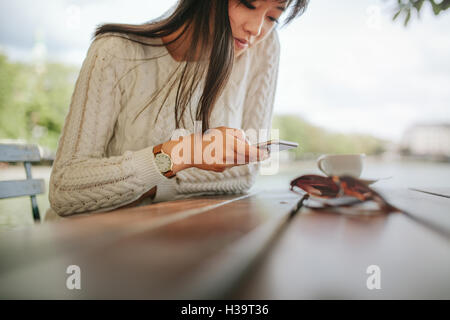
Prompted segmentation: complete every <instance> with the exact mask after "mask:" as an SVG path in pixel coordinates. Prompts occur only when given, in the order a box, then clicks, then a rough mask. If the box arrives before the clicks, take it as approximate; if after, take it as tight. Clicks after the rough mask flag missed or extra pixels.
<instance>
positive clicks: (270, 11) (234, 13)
mask: <svg viewBox="0 0 450 320" xmlns="http://www.w3.org/2000/svg"><path fill="white" fill-rule="evenodd" d="M285 6H286V1H280V0H242V1H241V0H229V5H228V14H229V16H230V24H231V30H232V32H233V37H234V50H235V56H236V57H237V56H239V55H241V54H242V53H243V52H244V51H245V50H246V49H248V48H250V47H252V46H254V45H256V44H257V43H258V42H260V41H262V40H264V39H265V37H266V36H267V35H268V34H269V33H270V32H271V31H272V30H273V28H275V26H276V25H277V20H278V19H279V18H280V16H281V14H282V13H283V10H284V9H285Z"/></svg>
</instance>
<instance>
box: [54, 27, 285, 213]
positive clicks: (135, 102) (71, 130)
mask: <svg viewBox="0 0 450 320" xmlns="http://www.w3.org/2000/svg"><path fill="white" fill-rule="evenodd" d="M117 35H120V36H122V37H123V36H124V35H123V34H116V33H106V34H102V35H101V36H99V37H97V38H96V39H95V40H94V41H93V42H92V44H91V46H90V48H89V50H88V53H87V56H86V58H85V60H84V62H83V65H82V68H81V71H80V74H79V77H78V80H77V82H76V85H75V90H74V93H73V96H72V100H71V104H70V109H69V113H68V115H67V117H66V120H65V124H64V128H63V132H62V136H61V138H60V140H59V144H58V150H57V153H56V159H55V162H54V165H53V170H52V174H51V178H50V190H49V200H50V205H51V209H50V210H49V211H52V210H53V214H54V213H56V214H58V215H60V216H67V215H71V214H75V213H88V212H102V211H110V210H113V209H115V208H118V207H121V206H124V205H126V204H129V203H132V202H134V201H135V200H137V199H139V198H140V197H141V196H142V195H143V194H144V193H146V192H147V191H148V190H150V189H152V188H153V187H155V186H156V187H157V192H156V197H155V199H154V200H153V201H154V202H158V201H167V200H172V199H177V198H180V197H186V196H190V195H199V194H205V193H206V194H210V193H213V194H217V193H240V192H245V191H247V190H248V189H249V188H250V187H251V186H252V184H253V183H254V178H255V176H256V174H257V172H258V166H256V165H244V166H238V167H233V168H231V169H227V170H225V171H224V172H222V173H218V172H211V171H205V170H200V169H197V168H189V169H186V170H183V171H180V172H178V173H177V176H176V178H173V179H167V178H166V177H164V176H163V175H162V174H161V173H160V172H159V171H158V168H157V167H156V165H155V161H154V156H153V151H152V150H153V146H155V145H158V144H160V143H163V142H165V141H168V140H170V138H171V136H172V133H173V131H174V130H175V120H174V105H175V103H174V101H175V95H176V93H175V90H173V91H172V94H171V95H170V96H169V98H168V100H167V101H166V103H165V105H164V107H163V108H162V110H161V113H160V114H159V116H158V120H157V122H156V123H155V119H156V115H157V112H158V110H159V107H160V106H161V102H162V99H163V98H164V96H165V94H161V95H160V98H159V99H157V100H156V101H155V102H154V104H152V105H150V106H149V107H148V108H147V109H145V111H144V112H142V113H141V114H140V116H139V117H138V118H137V120H136V121H135V122H133V120H134V118H135V115H136V114H137V113H138V112H139V111H140V110H141V108H142V107H143V106H144V105H145V103H146V102H148V101H149V99H150V97H151V96H152V94H153V93H154V92H156V91H157V90H158V89H160V88H163V90H167V89H168V88H165V87H164V84H165V83H166V81H167V79H168V77H169V75H170V74H171V71H173V70H175V68H176V67H177V66H178V64H179V62H177V61H175V60H174V59H173V58H172V56H171V55H170V54H169V53H168V51H167V49H166V48H165V47H164V46H163V47H151V46H145V45H143V44H140V43H135V42H132V41H129V40H127V39H124V38H121V37H118V36H117ZM126 37H133V39H136V40H138V41H141V42H144V43H154V42H155V41H156V42H158V43H162V42H161V39H157V40H155V39H153V40H151V39H148V38H144V37H138V36H134V35H127V36H126ZM279 52H280V47H279V41H278V35H277V33H276V31H273V32H272V33H271V34H270V35H269V36H268V37H267V38H266V39H265V40H263V41H262V42H260V43H259V44H257V45H256V46H255V47H252V48H249V49H248V50H247V51H246V52H245V53H243V54H242V55H241V56H240V57H239V58H237V59H236V62H235V65H234V68H233V72H232V74H231V77H230V80H229V82H228V84H227V86H226V87H225V90H224V92H223V93H222V95H221V96H220V98H219V100H218V102H217V104H216V105H215V107H214V109H213V112H212V115H211V120H210V126H211V128H214V127H220V126H226V127H232V128H241V129H243V130H247V129H250V128H251V129H254V130H260V129H269V128H270V126H271V118H272V109H273V101H274V95H275V88H276V82H277V76H278V61H279ZM155 56H157V57H159V58H157V59H152V60H147V61H143V60H140V59H144V58H149V57H155ZM123 58H126V59H127V60H125V59H123ZM131 59H136V60H134V61H133V60H131ZM199 87H200V86H199ZM199 90H200V89H199ZM164 92H166V91H164ZM198 92H199V93H198V95H197V97H194V98H195V99H198V98H199V97H200V91H198ZM193 105H195V106H196V104H195V103H193ZM192 114H195V110H193V111H192ZM185 124H186V126H188V127H187V128H185V129H187V130H188V131H189V132H194V128H193V123H192V119H191V117H190V115H189V112H186V118H185ZM149 201H150V202H151V200H149V199H147V200H145V201H144V202H143V203H141V204H146V203H148V202H149ZM47 214H49V213H47ZM50 214H51V213H50Z"/></svg>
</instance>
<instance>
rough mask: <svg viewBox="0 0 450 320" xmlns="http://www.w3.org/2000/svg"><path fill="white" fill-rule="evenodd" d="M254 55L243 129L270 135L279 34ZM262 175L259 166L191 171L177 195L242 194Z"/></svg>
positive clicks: (183, 176)
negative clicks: (263, 131) (219, 170)
mask: <svg viewBox="0 0 450 320" xmlns="http://www.w3.org/2000/svg"><path fill="white" fill-rule="evenodd" d="M251 54H252V59H251V61H252V62H251V63H252V65H251V70H252V71H251V74H250V77H249V79H248V81H249V83H250V84H249V86H248V90H247V93H246V97H245V101H244V111H243V118H242V129H243V130H244V131H246V130H248V129H253V130H256V131H257V132H259V130H260V129H265V130H267V132H270V128H271V120H272V111H273V105H274V98H275V91H276V85H277V78H278V66H279V57H280V43H279V39H278V34H277V32H276V31H274V32H272V33H271V35H269V36H268V38H267V39H265V40H264V41H262V42H261V43H259V44H258V45H257V47H255V50H253V52H252V53H251ZM258 172H259V164H250V165H243V166H236V167H233V168H230V169H227V170H225V171H224V172H220V173H219V172H213V171H206V170H200V169H197V168H189V169H186V170H183V171H180V172H178V173H177V182H178V183H177V192H178V194H179V197H183V195H187V194H191V195H192V194H194V195H200V194H217V193H242V192H246V191H248V190H249V189H250V188H251V187H252V186H253V184H254V182H255V179H256V176H257V174H258Z"/></svg>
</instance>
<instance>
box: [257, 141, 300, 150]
mask: <svg viewBox="0 0 450 320" xmlns="http://www.w3.org/2000/svg"><path fill="white" fill-rule="evenodd" d="M256 146H257V147H258V148H260V149H261V148H264V149H266V150H267V151H269V152H277V151H284V150H289V149H293V148H297V147H298V143H297V142H291V141H284V140H269V141H266V142H261V143H258V144H257V145H256Z"/></svg>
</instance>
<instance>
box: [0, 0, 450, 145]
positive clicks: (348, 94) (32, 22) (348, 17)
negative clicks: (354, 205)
mask: <svg viewBox="0 0 450 320" xmlns="http://www.w3.org/2000/svg"><path fill="white" fill-rule="evenodd" d="M394 1H395V2H396V0H390V2H391V3H392V2H394ZM174 3H175V0H164V1H157V0H128V1H123V0H121V1H119V0H59V1H55V0H40V1H32V0H15V1H1V2H0V30H1V31H0V49H1V50H3V51H5V52H6V53H7V54H8V55H9V57H10V59H11V60H21V61H30V60H31V59H33V57H34V58H36V57H38V56H39V55H43V54H45V56H46V57H47V58H48V59H51V60H59V61H62V62H67V63H72V64H75V65H78V66H80V65H81V63H82V62H83V59H84V58H85V56H86V52H87V49H88V47H89V45H90V41H91V36H92V33H93V31H94V29H95V27H96V26H97V25H99V24H101V23H105V22H120V23H133V24H138V23H143V22H146V21H149V20H151V19H154V18H156V17H158V16H160V15H161V14H162V13H164V12H165V11H166V10H167V9H169V8H170V7H171V6H172V5H173V4H174ZM387 3H389V0H387V1H384V0H345V1H336V0H312V1H311V3H310V6H309V9H308V11H307V12H306V13H305V15H304V16H302V17H301V18H300V19H298V20H295V21H294V22H293V23H292V24H291V25H289V26H287V27H286V28H282V29H281V30H280V31H279V34H280V39H281V46H282V53H281V65H280V73H279V81H278V90H277V97H276V103H275V112H276V113H278V114H283V113H293V114H299V115H301V116H303V117H304V118H306V119H307V120H309V121H311V122H312V123H314V124H317V125H319V126H322V127H324V128H328V129H330V130H334V131H339V132H364V133H370V134H374V135H376V136H379V137H383V138H389V139H392V140H399V139H400V138H401V136H402V133H403V132H404V130H405V129H406V128H407V127H408V126H410V125H412V124H414V123H430V122H439V123H441V122H450V89H449V88H450V59H449V57H450V40H449V36H448V30H450V16H449V13H448V12H446V13H445V14H443V15H442V16H440V17H437V18H436V17H433V16H432V15H431V11H430V9H429V8H425V11H424V12H423V14H422V18H421V19H420V20H417V19H413V21H412V23H410V25H409V26H408V27H407V28H404V27H403V25H402V24H401V23H400V22H395V23H393V22H392V21H391V17H392V11H390V9H389V7H388V6H387ZM38 39H41V41H42V42H43V43H44V44H45V49H44V47H43V46H36V42H37V40H38Z"/></svg>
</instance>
